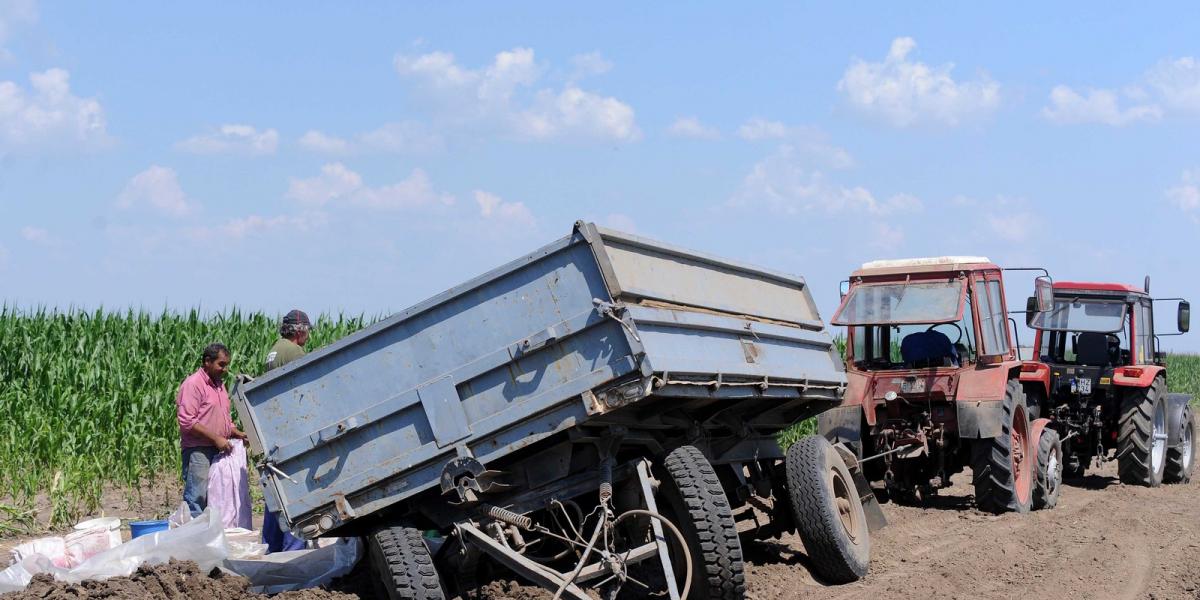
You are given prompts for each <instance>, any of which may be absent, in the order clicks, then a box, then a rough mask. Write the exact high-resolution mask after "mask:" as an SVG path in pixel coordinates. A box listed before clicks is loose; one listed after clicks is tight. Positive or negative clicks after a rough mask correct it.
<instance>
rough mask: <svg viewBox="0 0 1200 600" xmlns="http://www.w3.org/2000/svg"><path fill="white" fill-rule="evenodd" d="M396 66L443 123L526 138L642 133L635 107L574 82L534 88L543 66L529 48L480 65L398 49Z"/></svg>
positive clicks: (438, 54) (627, 136)
mask: <svg viewBox="0 0 1200 600" xmlns="http://www.w3.org/2000/svg"><path fill="white" fill-rule="evenodd" d="M395 67H396V72H397V73H398V74H399V75H400V77H401V78H403V79H405V80H407V81H410V82H412V83H413V84H414V86H415V88H416V90H417V92H418V94H419V95H420V96H422V97H423V98H424V99H425V100H426V101H427V102H428V103H429V104H430V105H431V107H432V110H433V112H434V115H435V116H436V117H437V119H438V120H439V121H440V122H441V123H443V124H444V125H445V126H447V127H455V128H467V129H471V128H475V129H483V130H485V131H486V130H498V131H499V132H501V133H504V134H508V135H512V136H514V137H517V138H519V139H526V140H549V139H559V138H572V137H575V138H594V139H607V140H618V141H633V140H636V139H638V138H639V137H640V135H641V133H640V131H639V130H638V128H637V125H636V124H635V121H634V113H633V109H632V108H630V107H629V105H627V104H625V103H624V102H621V101H620V100H617V99H616V98H612V97H606V96H602V95H599V94H596V93H593V92H588V91H584V90H582V89H580V88H579V87H578V86H576V85H575V84H573V83H568V84H566V85H565V86H563V87H562V88H561V89H558V90H555V89H552V88H540V89H536V90H535V89H533V88H534V85H535V84H536V83H537V82H538V81H539V80H540V79H541V78H542V69H541V68H540V67H539V66H538V65H537V63H536V62H535V60H534V53H533V50H531V49H529V48H514V49H512V50H508V51H504V52H500V53H498V54H496V56H495V58H494V59H493V61H492V63H491V64H490V65H488V66H487V67H484V68H480V69H467V68H464V67H462V66H459V65H458V63H457V62H456V60H455V58H454V55H452V54H449V53H445V52H431V53H428V54H422V55H419V56H409V55H404V54H400V55H397V56H396V58H395Z"/></svg>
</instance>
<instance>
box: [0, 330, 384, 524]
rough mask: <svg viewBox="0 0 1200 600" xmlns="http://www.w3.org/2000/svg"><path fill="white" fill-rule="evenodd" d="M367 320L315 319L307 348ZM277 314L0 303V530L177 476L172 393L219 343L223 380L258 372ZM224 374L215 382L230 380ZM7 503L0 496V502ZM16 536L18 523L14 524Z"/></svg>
mask: <svg viewBox="0 0 1200 600" xmlns="http://www.w3.org/2000/svg"><path fill="white" fill-rule="evenodd" d="M366 324H368V320H367V319H364V318H363V317H362V316H346V315H341V314H339V315H336V316H330V315H321V316H320V317H319V318H318V319H317V322H316V323H315V328H314V330H313V332H312V339H311V340H310V342H309V344H308V347H309V348H310V349H312V348H316V347H319V346H322V345H325V344H328V343H330V342H332V341H333V340H335V339H337V338H340V337H342V336H344V335H346V334H348V333H351V332H353V331H355V330H358V329H360V328H361V327H363V326H364V325H366ZM277 328H278V317H276V316H274V315H267V314H264V313H260V312H254V313H243V312H241V311H240V310H237V309H233V310H229V311H227V312H224V313H218V314H212V315H202V314H201V313H200V312H199V311H197V310H192V311H190V312H187V313H183V314H179V313H173V312H163V313H161V314H151V313H147V312H144V311H138V312H135V311H132V310H130V311H125V312H110V311H104V310H96V311H94V312H85V311H80V310H66V311H58V310H46V309H38V310H32V311H21V310H17V309H14V308H11V307H8V306H3V307H0V490H4V492H0V533H2V532H3V531H4V529H6V528H7V529H13V527H12V526H11V525H8V526H7V527H6V523H5V522H6V521H12V520H16V517H17V515H26V517H25V519H26V520H27V519H28V514H29V513H30V508H31V507H32V506H33V503H34V502H35V501H36V500H37V499H38V497H39V495H40V496H41V497H42V501H43V502H46V501H49V503H50V516H49V523H47V524H46V525H49V526H51V527H56V526H61V525H64V524H68V523H71V522H73V521H74V519H76V518H77V517H79V516H81V515H85V514H88V513H90V512H91V511H94V510H95V509H96V507H97V506H98V504H99V501H100V496H101V493H102V492H103V490H104V488H105V486H111V485H114V484H115V485H117V486H121V487H124V488H129V489H140V488H141V487H142V486H143V485H146V484H149V483H151V482H152V481H153V480H154V477H156V476H161V475H162V474H163V473H174V472H177V471H178V469H179V430H178V426H177V425H176V423H175V392H176V390H177V389H178V387H179V383H180V382H181V381H182V380H183V379H184V378H185V377H186V376H188V375H189V374H191V373H192V372H194V371H195V370H196V369H197V368H198V367H199V364H200V351H201V349H203V347H204V346H206V345H207V344H209V343H211V342H221V343H224V344H225V345H226V346H228V347H229V349H230V352H231V354H232V357H231V359H232V364H231V365H230V372H231V373H239V372H241V373H248V374H251V375H258V374H260V373H261V372H262V371H263V369H264V365H263V358H264V355H265V353H266V351H267V349H268V348H270V346H271V344H272V343H274V341H275V339H276V338H277V337H278V329H277ZM232 379H233V378H232V377H229V378H227V382H231V381H232ZM5 496H7V497H5ZM26 528H28V527H26Z"/></svg>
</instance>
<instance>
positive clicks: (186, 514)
mask: <svg viewBox="0 0 1200 600" xmlns="http://www.w3.org/2000/svg"><path fill="white" fill-rule="evenodd" d="M191 520H192V511H191V509H189V508H188V505H187V502H180V503H179V508H176V509H175V512H173V513H171V516H169V517H167V528H168V529H175V528H176V527H179V526H180V525H183V524H184V523H187V522H188V521H191Z"/></svg>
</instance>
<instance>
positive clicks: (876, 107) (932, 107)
mask: <svg viewBox="0 0 1200 600" xmlns="http://www.w3.org/2000/svg"><path fill="white" fill-rule="evenodd" d="M916 46H917V43H916V41H914V40H913V39H912V38H910V37H899V38H896V39H895V40H893V41H892V46H891V49H890V50H889V51H888V55H887V58H885V59H884V60H883V62H877V63H870V62H866V61H863V60H861V59H857V58H856V59H854V60H853V61H851V63H850V66H849V67H848V68H847V69H846V72H845V73H844V74H843V75H842V79H841V81H839V82H838V85H837V88H838V90H839V91H840V92H842V93H843V94H844V95H845V97H846V100H847V101H849V102H850V105H851V106H853V107H854V108H856V109H857V110H859V111H861V112H862V113H864V114H867V115H871V116H874V117H879V118H882V119H883V120H885V121H886V122H888V123H890V124H892V125H894V126H896V127H906V126H909V125H914V124H917V123H922V122H929V123H938V124H943V125H951V126H953V125H958V124H959V123H961V122H962V121H964V120H966V119H968V118H971V117H974V116H977V115H985V114H988V113H991V112H993V111H994V110H996V109H997V108H998V107H999V106H1000V85H999V84H998V83H996V82H994V81H992V80H991V79H990V78H988V77H987V76H986V75H983V74H981V75H979V76H978V77H977V78H976V79H974V80H971V81H962V82H959V81H955V80H954V78H953V77H952V76H951V71H952V70H953V69H954V64H953V63H947V64H945V65H942V66H939V67H930V66H929V65H926V64H925V63H922V62H916V61H910V60H909V59H908V55H909V53H910V52H912V50H913V49H914V48H916Z"/></svg>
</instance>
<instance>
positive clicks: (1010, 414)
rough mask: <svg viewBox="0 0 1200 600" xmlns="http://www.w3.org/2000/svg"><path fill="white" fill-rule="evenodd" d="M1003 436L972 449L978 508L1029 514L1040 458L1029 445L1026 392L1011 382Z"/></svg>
mask: <svg viewBox="0 0 1200 600" xmlns="http://www.w3.org/2000/svg"><path fill="white" fill-rule="evenodd" d="M1002 410H1003V414H1004V421H1003V423H1002V424H1001V428H1000V435H998V436H996V437H994V438H990V439H987V438H985V439H981V440H978V441H977V442H975V444H974V445H973V446H972V448H971V471H972V475H973V480H972V483H974V484H975V504H976V505H977V506H978V507H979V509H980V510H985V511H988V512H993V513H997V514H998V513H1002V512H1005V511H1012V512H1015V513H1026V512H1029V509H1030V507H1031V506H1032V505H1033V483H1034V481H1033V480H1034V477H1033V472H1034V471H1035V470H1036V469H1037V457H1036V456H1035V455H1033V452H1032V449H1033V445H1032V444H1031V443H1030V441H1029V410H1028V409H1027V408H1026V406H1025V391H1024V390H1023V389H1021V384H1020V383H1019V382H1018V381H1017V380H1015V379H1014V380H1011V381H1009V382H1008V385H1007V386H1006V388H1005V391H1004V400H1003V405H1002Z"/></svg>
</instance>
